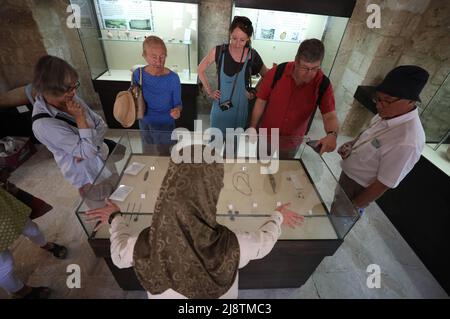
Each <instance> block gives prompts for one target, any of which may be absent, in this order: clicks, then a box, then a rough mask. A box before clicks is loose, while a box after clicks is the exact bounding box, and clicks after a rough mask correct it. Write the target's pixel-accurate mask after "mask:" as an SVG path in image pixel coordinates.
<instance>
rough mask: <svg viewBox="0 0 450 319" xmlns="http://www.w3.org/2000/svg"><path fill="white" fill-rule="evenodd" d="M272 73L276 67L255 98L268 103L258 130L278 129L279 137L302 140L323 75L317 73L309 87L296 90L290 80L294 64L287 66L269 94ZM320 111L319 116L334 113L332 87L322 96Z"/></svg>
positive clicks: (298, 87)
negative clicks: (300, 137) (292, 137)
mask: <svg viewBox="0 0 450 319" xmlns="http://www.w3.org/2000/svg"><path fill="white" fill-rule="evenodd" d="M275 70H276V67H274V68H272V69H271V70H269V71H268V72H267V74H266V75H265V76H264V79H263V82H262V83H261V86H260V88H259V90H258V93H257V94H256V96H257V97H258V98H260V99H262V100H264V101H267V104H266V109H265V111H264V115H263V117H262V119H261V122H260V126H259V127H260V128H268V129H270V128H279V129H280V136H303V135H305V132H306V129H307V126H308V122H309V118H310V117H311V115H312V113H313V111H314V108H315V103H316V100H317V96H318V94H319V85H320V82H321V81H322V77H323V72H322V71H321V70H319V71H318V72H317V74H316V77H315V78H314V79H313V80H312V81H311V82H310V83H306V84H302V85H299V86H297V85H296V84H295V81H294V78H293V77H292V72H293V71H294V62H289V63H288V64H287V65H286V68H285V69H284V72H283V75H282V76H281V78H280V79H279V80H278V82H277V83H276V84H275V87H274V89H273V90H272V89H271V85H272V82H273V78H274V76H275ZM319 108H320V112H321V113H322V114H326V113H328V112H332V111H334V110H335V106H334V95H333V88H332V86H331V83H330V85H329V86H328V88H327V89H326V91H325V92H324V95H323V97H322V103H321V105H320V107H319ZM268 131H269V132H270V130H268Z"/></svg>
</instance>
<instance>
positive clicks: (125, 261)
mask: <svg viewBox="0 0 450 319" xmlns="http://www.w3.org/2000/svg"><path fill="white" fill-rule="evenodd" d="M282 223H283V215H282V214H281V213H280V212H278V211H274V212H273V213H272V215H271V216H270V218H269V219H268V220H267V221H266V222H265V223H264V224H263V225H261V227H260V228H259V229H258V230H257V231H253V232H236V233H235V234H236V237H237V240H238V243H239V248H240V259H239V268H243V267H245V266H246V265H247V264H248V263H249V262H250V260H254V259H261V258H263V257H264V256H266V255H267V254H268V253H269V252H270V251H271V250H272V248H273V246H274V245H275V243H276V242H277V240H278V238H279V237H280V235H281V224H282ZM130 230H131V229H130V228H129V227H127V224H126V222H125V220H124V219H123V218H122V216H120V215H118V216H116V217H115V218H114V219H113V221H112V223H111V227H110V230H109V232H110V234H111V237H110V241H111V258H112V261H113V263H114V265H116V266H117V267H118V268H129V267H133V251H134V245H135V244H136V241H137V238H138V236H139V234H134V233H130ZM238 281H239V272H238V274H237V275H236V279H235V281H234V283H233V285H232V286H231V288H230V289H229V290H228V291H227V292H226V293H225V294H224V295H222V296H221V297H220V298H226V299H230V298H237V297H238ZM147 293H148V297H149V298H161V299H183V298H186V297H185V296H183V295H182V294H180V293H178V292H176V291H175V290H173V289H168V290H166V291H165V292H163V293H161V294H158V295H152V294H150V293H149V292H147Z"/></svg>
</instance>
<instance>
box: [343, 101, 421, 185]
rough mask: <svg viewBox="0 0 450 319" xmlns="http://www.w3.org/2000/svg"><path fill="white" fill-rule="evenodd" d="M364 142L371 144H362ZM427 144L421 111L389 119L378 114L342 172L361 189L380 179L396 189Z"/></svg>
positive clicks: (356, 145) (363, 134) (347, 160)
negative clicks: (384, 118)
mask: <svg viewBox="0 0 450 319" xmlns="http://www.w3.org/2000/svg"><path fill="white" fill-rule="evenodd" d="M383 131H385V133H383V134H381V135H379V136H377V135H378V134H380V133H381V132H383ZM364 141H368V142H367V143H364V144H362V143H363V142H364ZM359 144H361V146H360V147H358V145H359ZM424 145H425V133H424V131H423V127H422V124H421V123H420V118H419V112H418V110H417V108H416V109H415V110H413V111H411V112H408V113H406V114H403V115H401V116H398V117H395V118H392V119H389V120H382V119H381V118H380V117H379V115H378V114H377V115H375V116H374V117H373V119H372V120H371V122H370V126H369V128H368V129H367V130H365V131H364V132H363V133H362V134H361V136H360V137H359V138H358V140H357V141H356V143H355V144H354V145H353V149H354V150H353V151H352V153H351V154H350V156H349V157H347V158H346V159H344V160H343V161H342V164H341V166H342V170H343V171H344V173H345V174H346V175H347V176H348V177H350V178H351V179H353V180H354V181H355V182H357V183H358V184H360V185H361V186H364V187H368V186H369V185H370V184H372V183H373V182H374V181H375V180H376V179H378V180H379V181H380V182H381V183H383V184H384V185H386V186H388V187H389V188H395V187H397V185H398V184H399V183H400V182H401V180H402V179H403V178H404V177H405V176H406V175H407V174H408V173H409V172H410V171H411V169H412V168H413V167H414V165H415V164H416V163H417V161H418V160H419V159H420V155H421V153H422V150H423V147H424ZM355 148H356V150H355Z"/></svg>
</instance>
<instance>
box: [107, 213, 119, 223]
mask: <svg viewBox="0 0 450 319" xmlns="http://www.w3.org/2000/svg"><path fill="white" fill-rule="evenodd" d="M119 214H121V215H122V213H121V212H114V213H112V214H111V215H109V218H108V224H110V225H111V223H112V221H113V219H114V217H116V216H117V215H119Z"/></svg>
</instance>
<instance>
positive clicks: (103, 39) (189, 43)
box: [98, 37, 192, 45]
mask: <svg viewBox="0 0 450 319" xmlns="http://www.w3.org/2000/svg"><path fill="white" fill-rule="evenodd" d="M98 39H99V40H100V41H119V42H139V43H142V42H143V41H144V40H145V38H144V37H139V38H138V39H114V38H111V39H110V38H98ZM164 43H165V44H183V45H191V44H192V42H191V41H183V40H178V41H176V40H173V41H171V40H164Z"/></svg>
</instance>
